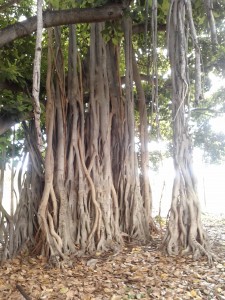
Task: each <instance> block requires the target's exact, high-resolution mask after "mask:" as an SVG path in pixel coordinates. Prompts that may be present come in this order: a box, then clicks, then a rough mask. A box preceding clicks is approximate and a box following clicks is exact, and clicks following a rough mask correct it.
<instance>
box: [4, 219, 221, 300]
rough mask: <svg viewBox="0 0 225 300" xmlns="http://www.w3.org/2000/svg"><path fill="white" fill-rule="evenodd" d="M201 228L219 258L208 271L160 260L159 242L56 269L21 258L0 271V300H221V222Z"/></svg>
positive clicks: (183, 260) (197, 264)
mask: <svg viewBox="0 0 225 300" xmlns="http://www.w3.org/2000/svg"><path fill="white" fill-rule="evenodd" d="M203 223H204V226H205V228H206V229H207V232H208V235H209V237H210V240H211V241H212V250H213V252H214V253H215V254H216V256H217V258H218V259H217V261H216V262H214V264H213V266H209V264H208V262H207V260H206V258H205V257H202V259H201V260H199V261H193V259H192V257H191V256H185V257H180V256H177V257H168V256H165V255H164V254H163V253H162V252H161V251H160V250H159V249H158V246H159V243H160V236H154V237H153V242H151V243H150V244H149V245H147V246H146V245H145V246H140V247H138V246H135V245H133V244H126V245H125V247H124V248H123V250H121V252H119V253H117V254H114V255H110V254H105V253H102V254H101V253H99V252H97V253H96V255H94V256H91V257H90V256H89V257H84V258H77V257H71V259H70V261H69V262H68V263H65V264H63V265H60V266H58V267H53V266H52V265H50V264H49V263H48V262H47V261H46V259H45V258H44V257H42V256H38V257H31V256H29V255H25V253H24V254H23V255H22V254H21V255H19V256H17V257H16V258H13V259H11V260H7V261H6V262H4V264H3V265H2V267H1V268H0V299H1V300H5V299H7V300H8V299H12V300H22V299H34V300H35V299H51V300H52V299H59V300H60V299H63V300H72V299H81V300H108V299H109V300H125V299H160V300H164V299H167V300H186V299H202V300H223V299H225V218H215V217H212V216H203ZM23 293H24V294H23Z"/></svg>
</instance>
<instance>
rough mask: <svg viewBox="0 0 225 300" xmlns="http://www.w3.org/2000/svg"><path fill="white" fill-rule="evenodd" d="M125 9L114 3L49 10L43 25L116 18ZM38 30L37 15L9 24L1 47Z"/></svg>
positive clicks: (1, 33)
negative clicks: (93, 6)
mask: <svg viewBox="0 0 225 300" xmlns="http://www.w3.org/2000/svg"><path fill="white" fill-rule="evenodd" d="M124 9H125V8H124V5H123V4H112V5H105V6H102V7H98V8H73V9H67V10H57V11H48V10H47V11H45V12H44V13H43V27H44V28H49V27H54V26H60V25H68V24H78V23H95V22H103V21H106V20H115V19H119V18H121V17H122V16H123V10H124ZM36 30H37V16H34V17H31V18H28V19H27V20H25V21H22V22H18V23H15V24H13V25H9V26H7V27H5V28H3V29H1V30H0V48H1V47H3V46H4V45H6V44H8V43H9V42H12V41H14V40H15V39H18V38H21V37H24V36H27V35H29V34H31V33H32V32H35V31H36Z"/></svg>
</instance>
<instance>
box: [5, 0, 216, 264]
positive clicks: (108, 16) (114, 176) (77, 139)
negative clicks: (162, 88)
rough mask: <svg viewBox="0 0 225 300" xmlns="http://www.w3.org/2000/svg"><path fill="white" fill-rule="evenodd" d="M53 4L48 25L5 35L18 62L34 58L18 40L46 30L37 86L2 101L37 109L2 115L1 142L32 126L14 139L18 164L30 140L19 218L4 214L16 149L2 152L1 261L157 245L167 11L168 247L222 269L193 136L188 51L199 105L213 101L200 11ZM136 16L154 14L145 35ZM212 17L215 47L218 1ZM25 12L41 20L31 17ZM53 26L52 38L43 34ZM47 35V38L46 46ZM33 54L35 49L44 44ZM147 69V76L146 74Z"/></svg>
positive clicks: (176, 1)
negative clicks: (156, 130) (196, 15)
mask: <svg viewBox="0 0 225 300" xmlns="http://www.w3.org/2000/svg"><path fill="white" fill-rule="evenodd" d="M17 2H18V4H16V3H17ZM24 2H26V1H24ZM50 2H51V3H47V1H46V3H45V4H46V5H48V9H47V10H46V11H44V12H43V14H42V11H40V3H42V2H41V1H38V4H39V13H38V19H37V18H36V17H30V18H29V17H27V18H26V19H25V20H24V21H22V22H18V23H15V24H13V25H9V26H6V27H5V28H3V29H1V30H0V46H1V47H2V54H3V55H4V54H5V56H6V55H7V56H9V53H10V50H11V49H10V47H8V45H9V44H10V43H11V44H12V43H15V46H18V49H19V50H18V51H20V50H21V49H23V51H25V52H26V47H25V45H24V43H22V44H19V42H18V44H16V42H17V41H20V40H23V39H24V37H25V36H28V35H31V34H32V33H33V32H35V31H37V35H36V36H37V41H36V47H35V49H36V50H35V53H36V56H35V58H36V60H35V62H34V66H35V67H36V69H35V68H34V72H33V74H34V77H33V82H32V81H29V79H28V78H26V80H27V81H26V82H25V84H24V81H25V79H24V81H23V80H22V79H21V80H20V79H19V80H14V79H13V78H10V77H9V78H6V77H5V78H6V79H5V80H3V81H2V91H6V90H10V89H11V90H12V91H13V93H14V94H15V95H17V94H20V95H22V96H23V97H26V99H28V100H29V101H30V105H31V104H32V103H33V112H31V107H29V105H28V108H27V107H26V109H20V110H19V109H18V110H16V109H17V108H15V107H14V108H13V109H11V110H10V108H9V107H7V104H6V103H5V102H4V103H3V104H2V106H1V110H0V114H1V120H0V125H1V129H0V133H1V134H5V135H6V134H7V129H9V128H10V126H12V125H14V124H15V123H18V122H19V121H20V122H21V123H20V127H19V128H17V129H15V130H14V144H13V145H14V146H12V148H10V149H14V151H11V152H10V153H11V154H10V155H11V159H15V157H16V149H17V147H18V145H17V144H16V140H21V137H19V135H22V137H23V138H24V143H23V155H22V158H21V161H22V163H21V168H20V170H19V172H18V174H17V184H16V185H17V189H18V192H17V194H18V201H17V204H16V208H15V210H12V211H11V213H9V212H8V211H7V210H6V209H5V208H4V205H3V204H2V199H3V191H2V188H3V182H4V174H5V172H4V170H5V166H6V162H7V155H9V147H8V146H4V145H5V144H2V146H1V166H0V167H1V177H0V179H1V193H0V200H1V202H0V243H1V248H2V253H3V255H2V258H6V257H12V256H13V255H15V254H16V253H18V251H20V250H21V249H22V248H23V247H24V246H27V247H28V248H29V249H31V250H32V251H34V253H41V254H43V255H45V256H47V257H52V256H58V257H60V258H61V259H64V258H66V257H67V256H68V255H69V254H71V253H74V254H75V255H78V254H79V255H81V254H83V253H85V252H88V253H93V252H95V251H107V250H111V251H115V252H116V251H118V249H120V247H122V246H123V243H124V240H126V239H128V240H132V241H134V242H135V243H148V242H149V241H150V238H151V231H152V230H153V229H154V228H155V225H154V222H153V219H152V211H151V208H152V194H151V187H150V181H149V152H148V149H149V142H150V134H149V128H150V127H151V125H150V120H151V118H152V115H154V118H155V120H156V121H157V122H156V123H158V111H159V109H158V108H159V102H158V99H159V97H158V84H159V82H158V73H157V72H158V71H157V47H158V46H157V38H158V31H160V34H161V37H162V36H163V35H164V30H165V26H164V24H159V23H157V22H158V21H157V12H158V14H160V13H161V14H162V15H163V13H164V18H163V17H162V18H161V19H160V18H159V22H160V21H162V20H164V21H165V15H167V37H168V54H169V61H170V66H171V76H172V90H171V91H172V93H171V94H172V96H171V99H172V128H173V158H174V167H175V171H176V176H175V179H174V187H173V193H172V204H171V209H170V216H169V221H168V226H167V231H166V234H165V237H164V240H163V247H164V249H165V250H166V251H167V253H168V254H178V253H180V252H182V253H183V252H192V253H193V254H194V255H196V256H198V254H200V253H201V254H206V255H207V256H208V257H209V258H210V259H211V254H210V250H209V248H208V241H207V238H206V235H205V233H204V231H203V228H202V224H201V217H200V208H199V200H198V196H197V190H196V179H195V176H194V172H193V169H192V143H191V137H190V135H189V110H188V109H189V101H190V99H191V88H190V87H191V82H190V78H189V76H190V74H189V71H188V64H189V62H188V53H189V51H194V53H195V65H196V72H195V78H194V81H195V92H196V102H198V100H199V98H200V95H201V93H202V92H201V89H200V85H201V77H200V73H201V67H200V64H201V60H200V45H199V42H198V39H197V33H196V29H195V26H194V21H193V16H192V7H191V1H190V0H188V1H185V0H173V1H171V2H170V5H168V1H161V2H163V3H161V4H160V3H157V1H152V7H151V6H150V5H149V3H148V1H147V2H146V3H142V1H140V3H139V2H138V1H134V2H132V3H131V2H130V1H121V2H120V1H118V2H117V3H106V4H105V2H104V1H103V2H104V3H103V2H102V3H99V4H98V5H97V4H96V5H97V7H96V5H95V4H94V2H93V3H92V4H91V5H90V6H91V7H88V5H87V3H86V2H85V1H80V7H81V8H78V7H75V8H70V7H71V6H72V5H73V4H72V2H71V1H65V3H63V5H62V7H63V8H66V9H65V10H61V9H60V5H59V4H58V9H57V10H56V9H55V7H54V5H55V3H54V1H50ZM70 2H71V3H70ZM100 2H101V1H100ZM14 5H15V6H14ZM21 5H22V4H21ZM77 6H78V5H77ZM85 6H87V8H84V7H85ZM137 6H138V7H139V8H141V9H142V11H144V13H143V14H142V17H141V19H142V20H144V22H142V23H141V24H138V23H137V24H135V26H134V19H135V9H136V8H137ZM157 7H158V8H159V10H157ZM205 7H206V11H207V13H208V19H209V21H210V22H209V23H210V25H211V30H212V31H211V32H212V37H213V41H214V42H215V39H216V38H215V24H214V19H213V15H212V10H211V7H209V3H208V2H207V1H205ZM1 8H2V10H3V12H4V13H5V14H7V13H9V16H11V15H12V11H13V9H16V8H18V9H19V8H21V7H20V4H19V1H10V3H9V4H8V5H7V4H5V6H4V5H3V6H2V7H1V6H0V10H1ZM165 8H166V11H167V12H166V13H165ZM167 8H168V10H167ZM28 12H29V13H28ZM25 13H27V14H28V15H29V14H31V13H32V12H31V11H30V10H29V8H27V12H25ZM25 13H24V14H25ZM42 17H43V22H41V23H40V22H39V21H40V20H42ZM149 18H150V22H149V20H148V19H149ZM38 22H39V23H38ZM136 22H137V20H136ZM38 24H39V25H38ZM42 26H43V27H44V28H47V29H45V30H44V31H43V32H42ZM40 33H43V36H42V41H41V39H39V44H38V36H39V34H40ZM139 33H140V34H141V35H142V39H141V41H142V47H144V46H143V45H145V46H146V47H147V48H148V49H145V51H143V52H142V51H140V40H138V39H137V34H139ZM162 33H163V34H162ZM39 37H40V36H39ZM134 37H135V38H134ZM26 38H27V37H26ZM33 38H34V37H33V36H32V39H33ZM14 40H15V41H14ZM30 45H34V42H33V40H32V43H30ZM190 49H191V50H190ZM193 49H194V50H193ZM33 52H34V51H33ZM40 53H42V57H40V55H38V54H40ZM140 53H144V54H145V59H144V60H143V61H144V62H146V68H143V67H141V64H139V59H140ZM146 53H147V54H146ZM25 57H26V62H27V60H29V62H30V63H29V64H28V67H27V68H28V70H29V72H31V71H33V66H32V63H31V62H32V61H33V57H32V56H31V55H30V52H29V57H28V55H27V56H26V54H25ZM40 58H41V61H42V64H41V65H40ZM148 60H149V61H150V62H151V63H147V61H148ZM147 64H148V67H147ZM143 70H145V72H146V73H145V74H141V73H143ZM25 72H26V70H25ZM35 72H36V73H35ZM37 74H38V76H37V77H35V75H37ZM18 76H19V75H18ZM143 77H144V80H145V79H146V78H147V83H146V81H145V83H144V81H143ZM28 84H29V86H27V85H28ZM144 85H145V87H146V85H147V87H148V91H149V90H150V91H151V97H148V94H146V88H144ZM32 87H33V93H32V95H33V101H32V97H31V95H30V90H31V88H32ZM2 95H3V92H2ZM14 106H15V105H14ZM10 112H11V113H10ZM18 112H20V113H19V114H18V115H17V113H18ZM151 114H152V115H151ZM3 136H4V135H3ZM137 136H138V139H139V147H138V149H137V146H135V143H136V142H135V139H136V137H137ZM17 155H19V153H17ZM12 174H14V173H13V172H12ZM13 178H14V179H15V176H13V175H12V181H13V182H14V184H15V180H13ZM12 203H14V202H13V201H12Z"/></svg>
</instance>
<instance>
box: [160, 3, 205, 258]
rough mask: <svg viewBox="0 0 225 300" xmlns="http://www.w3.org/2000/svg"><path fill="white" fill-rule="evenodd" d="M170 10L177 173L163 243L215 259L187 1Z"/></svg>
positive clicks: (168, 247)
mask: <svg viewBox="0 0 225 300" xmlns="http://www.w3.org/2000/svg"><path fill="white" fill-rule="evenodd" d="M170 12H171V14H170V19H169V20H170V22H169V28H168V30H169V31H168V35H169V36H168V37H169V58H170V63H171V69H172V83H173V100H172V107H173V113H172V116H173V159H174V168H175V174H176V175H175V179H174V184H173V193H172V204H171V208H170V216H169V222H168V227H167V231H166V234H165V237H164V241H163V245H164V249H165V250H166V252H167V253H168V254H169V255H173V254H178V253H180V252H181V253H187V252H192V253H193V255H194V257H195V258H198V257H199V255H200V254H205V255H207V256H208V258H209V260H211V254H210V252H209V245H208V242H207V238H206V234H205V232H204V230H203V228H202V223H201V213H200V205H199V199H198V195H197V188H196V185H197V184H196V178H195V176H194V173H193V163H192V145H191V137H190V134H189V125H188V116H187V111H188V100H189V80H188V70H187V67H188V61H187V49H188V48H187V36H186V32H187V31H186V28H185V16H186V6H185V2H184V1H181V0H176V1H174V2H173V3H172V4H171V10H170Z"/></svg>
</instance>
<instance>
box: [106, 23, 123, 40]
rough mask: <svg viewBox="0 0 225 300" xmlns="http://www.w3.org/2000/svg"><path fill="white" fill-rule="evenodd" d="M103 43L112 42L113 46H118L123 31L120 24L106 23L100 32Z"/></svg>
mask: <svg viewBox="0 0 225 300" xmlns="http://www.w3.org/2000/svg"><path fill="white" fill-rule="evenodd" d="M102 35H103V38H104V41H105V42H106V43H108V42H109V41H112V43H113V44H114V45H119V43H120V41H121V39H122V37H123V31H122V28H121V23H120V22H106V24H105V28H104V29H103V30H102Z"/></svg>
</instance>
